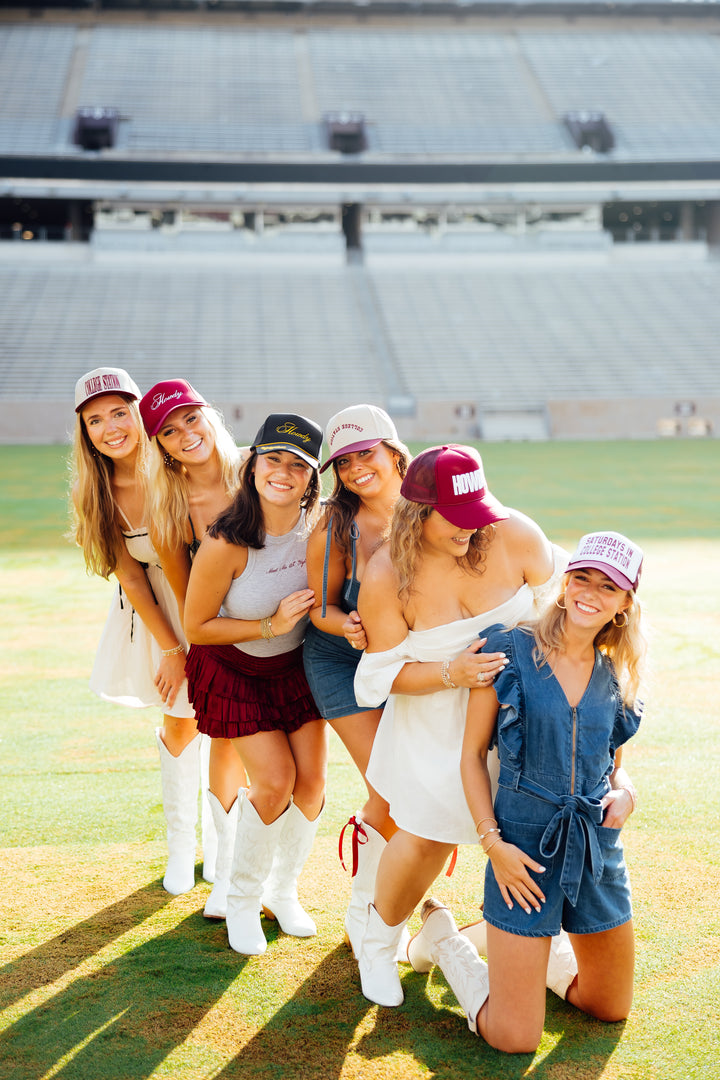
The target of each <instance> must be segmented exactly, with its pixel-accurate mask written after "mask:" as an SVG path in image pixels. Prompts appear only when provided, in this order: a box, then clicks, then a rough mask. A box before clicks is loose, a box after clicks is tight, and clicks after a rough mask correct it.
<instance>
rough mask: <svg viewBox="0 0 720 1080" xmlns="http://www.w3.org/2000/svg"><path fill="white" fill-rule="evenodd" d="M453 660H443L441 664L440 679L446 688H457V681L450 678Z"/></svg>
mask: <svg viewBox="0 0 720 1080" xmlns="http://www.w3.org/2000/svg"><path fill="white" fill-rule="evenodd" d="M451 663H452V661H450V660H443V662H442V664H441V665H440V681H441V682H442V684H443V686H444V687H445V689H446V690H457V683H454V682H453V681H452V679H451V678H450V664H451Z"/></svg>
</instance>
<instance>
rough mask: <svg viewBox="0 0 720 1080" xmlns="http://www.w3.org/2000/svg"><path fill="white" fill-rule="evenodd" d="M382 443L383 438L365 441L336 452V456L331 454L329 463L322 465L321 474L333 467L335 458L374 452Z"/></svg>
mask: <svg viewBox="0 0 720 1080" xmlns="http://www.w3.org/2000/svg"><path fill="white" fill-rule="evenodd" d="M382 441H383V440H382V438H380V439H377V438H375V439H364V440H363V442H357V443H351V444H350V446H343V447H341V449H340V450H336V451H335V453H334V454H331V455H330V457H329V458H328V459H327V461H326V462H325V463H324V464H323V465H321V467H320V472H321V473H323V472H325V470H326V469H327V468H328V467H329V466H330V465H332V463H333V461H334V460H335V458H339V457H342V456H343V454H357V453H358V452H359V451H360V450H372V448H373V446H379V445H380V443H381V442H382Z"/></svg>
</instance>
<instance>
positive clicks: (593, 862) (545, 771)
mask: <svg viewBox="0 0 720 1080" xmlns="http://www.w3.org/2000/svg"><path fill="white" fill-rule="evenodd" d="M641 565H642V552H641V551H640V548H638V546H637V545H636V544H634V543H632V541H630V540H628V539H627V537H625V536H622V535H621V534H619V533H613V532H599V533H589V534H588V535H586V536H584V537H583V538H582V540H581V541H580V545H579V547H578V550H577V551H576V552H575V554H574V555H573V556H572V557H571V559H570V562H569V564H568V568H567V575H566V577H565V581H564V586H563V589H562V591H561V592H560V594H559V596H558V597H557V599H556V601H555V606H554V607H551V608H550V609H549V610H548V612H547V613H546V614H545V615H544V616H543V617H542V618H540V620H539V621H537V622H536V623H534V624H533V625H524V626H519V627H517V628H516V629H515V630H509V631H508V630H505V629H504V628H503V627H501V626H496V627H493V628H491V629H490V630H488V631H487V637H488V644H487V647H488V649H493V650H502V651H503V652H504V653H505V654H506V656H507V658H508V665H507V667H506V668H505V669H504V670H503V671H502V672H501V673H500V674H499V675H498V677H497V678H496V680H495V684H494V686H493V687H488V688H480V687H479V688H477V689H473V690H471V692H470V698H469V702H468V713H467V725H466V731H465V739H464V743H463V753H462V764H461V770H462V777H463V784H464V787H465V794H466V796H467V800H468V805H469V807H470V810H471V812H472V815H473V818H474V820H475V822H476V827H477V830H478V833H479V836H480V841H481V843H482V845H483V848H484V850H485V852H486V853H487V855H488V859H489V861H488V865H487V868H486V875H485V897H484V915H485V920H486V922H487V924H488V925H487V951H488V963H487V965H486V964H485V963H484V962H483V961H482V960H481V959H480V958H479V956H478V955H477V952H476V951H475V949H474V948H473V946H472V945H470V943H469V942H468V941H467V940H466V939H465V938H464V937H463V936H462V935H461V934H459V933H458V931H457V928H456V926H455V923H454V920H453V918H452V915H451V914H450V912H449V911H448V909H447V908H445V907H443V906H442V905H441V904H440V903H439V902H438V901H437V900H432V899H431V900H428V901H427V902H426V904H425V905H424V907H423V912H422V914H423V927H422V930H421V931H420V933H419V934H417V935H416V937H415V938H414V939H413V940H412V941H411V943H410V947H409V950H408V951H409V956H410V961H411V963H412V964H413V966H414V967H415V968H416V970H419V971H427V970H429V967H430V966H431V965H432V964H433V963H435V964H438V965H439V966H440V968H441V969H442V971H443V974H444V975H445V976H446V978H447V980H448V982H449V983H450V986H451V987H452V989H453V991H454V992H455V994H456V996H457V998H458V1000H459V1001H460V1004H461V1005H462V1007H463V1009H464V1010H465V1012H466V1014H467V1017H468V1024H469V1026H470V1028H471V1030H473V1031H476V1032H477V1033H478V1034H480V1035H482V1036H483V1038H484V1039H485V1040H486V1041H487V1042H488V1043H490V1045H491V1046H494V1047H496V1048H497V1049H498V1050H504V1051H506V1052H508V1053H530V1052H533V1051H535V1050H536V1049H537V1047H538V1045H539V1043H540V1038H541V1036H542V1030H543V1025H544V1021H545V972H546V967H547V963H548V955H549V950H550V939H551V937H552V936H553V935H554V934H557V933H558V931H559V930H560V927H561V926H562V927H564V928H565V929H566V930H567V931H568V933H569V935H570V940H571V942H572V945H573V949H574V952H575V955H576V958H577V964H578V974H577V976H576V978H575V979H574V980H573V981H572V983H571V984H570V986H569V988H568V990H567V993H566V1000H567V1001H569V1002H570V1003H571V1004H573V1005H575V1006H577V1007H578V1008H579V1009H582V1010H583V1011H584V1012H587V1013H590V1015H592V1016H595V1017H597V1018H598V1019H600V1020H606V1021H611V1022H612V1021H618V1020H622V1019H624V1018H625V1017H626V1016H627V1015H628V1012H629V1010H630V1005H631V1003H632V994H633V971H634V955H635V953H634V933H633V926H632V908H631V901H630V884H629V880H628V874H627V868H626V865H625V859H624V855H623V849H622V842H621V840H620V829H621V828H622V826H623V824H624V823H625V821H626V819H627V818H628V816H629V815H630V814H631V813H632V811H633V809H634V807H635V791H634V789H633V786H632V784H631V783H630V780H629V778H628V776H627V774H626V772H625V770H624V769H623V768H622V765H621V754H622V750H621V747H622V744H623V743H625V742H627V740H628V739H630V738H631V737H632V736H633V735H634V734H635V732H636V731H637V728H638V725H639V723H640V715H641V706H640V705H639V703H638V702H637V701H636V694H637V690H638V685H639V681H640V668H641V663H642V660H643V657H644V653H645V640H644V638H643V635H642V632H641V629H640V608H639V605H638V602H637V600H636V596H635V593H636V590H637V587H638V581H639V576H640V569H641ZM495 739H497V742H498V752H499V757H500V777H499V787H498V794H497V797H496V800H495V806H494V808H493V803H492V798H491V792H490V779H489V775H488V770H487V755H488V750H489V747H490V745H491V743H492V742H494V741H495Z"/></svg>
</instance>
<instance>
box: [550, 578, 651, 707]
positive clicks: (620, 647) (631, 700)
mask: <svg viewBox="0 0 720 1080" xmlns="http://www.w3.org/2000/svg"><path fill="white" fill-rule="evenodd" d="M567 578H568V576H567V574H566V575H565V578H564V581H563V586H562V588H561V590H560V592H559V594H558V596H557V600H561V599H562V598H563V597H564V596H565V586H566V584H567ZM627 595H628V596H629V597H630V600H631V603H630V606H629V607H628V608H626V609H625V610H626V614H627V623H626V624H625V625H623V626H616V625H615V624H614V623H613V622H612V620H611V621H610V622H608V623H606V624H605V626H603V628H602V629H601V630H600V631H599V633H598V634H596V636H595V641H594V643H593V644H594V645H595V648H597V649H598V650H599V651H600V652H601V653H603V655H604V656H607V657H608V658H609V659H610V660H611V661H612V664H613V667H614V669H615V674H616V676H617V680H618V683H619V684H620V692H621V694H622V699H623V702H624V704H625V705H630V706H632V705H634V704H635V701H636V700H637V695H638V691H639V689H640V683H641V680H642V676H643V669H644V663H645V657H646V654H647V640H646V638H645V635H644V633H643V630H642V626H641V614H642V613H641V609H640V604H639V602H638V599H637V596H636V594H635V593H634V592H633V591H632V590H630V591H629V592H628V593H627ZM530 629H531V631H532V633H533V635H534V637H535V650H534V657H535V663H536V664H537V666H538V668H541V667H542V666H543V664H546V663H547V657H548V655H549V654H550V653H551V652H553V651H557V652H563V651H564V642H565V608H564V607H558V606H557V603H555V604H550V605H549V606H548V607H547V608H546V610H545V611H544V612H543V614H542V615H541V616H540V618H539V619H538V620H537V622H535V623H533V624H532V626H531V627H530Z"/></svg>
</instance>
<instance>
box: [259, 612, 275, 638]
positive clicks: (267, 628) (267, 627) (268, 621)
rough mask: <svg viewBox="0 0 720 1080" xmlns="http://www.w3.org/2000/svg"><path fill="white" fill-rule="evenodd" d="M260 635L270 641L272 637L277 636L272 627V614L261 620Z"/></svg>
mask: <svg viewBox="0 0 720 1080" xmlns="http://www.w3.org/2000/svg"><path fill="white" fill-rule="evenodd" d="M260 635H261V636H262V637H263V638H264V639H265V641H269V640H270V638H274V637H275V634H274V633H273V628H272V615H266V616H265V618H264V619H261V620H260Z"/></svg>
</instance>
